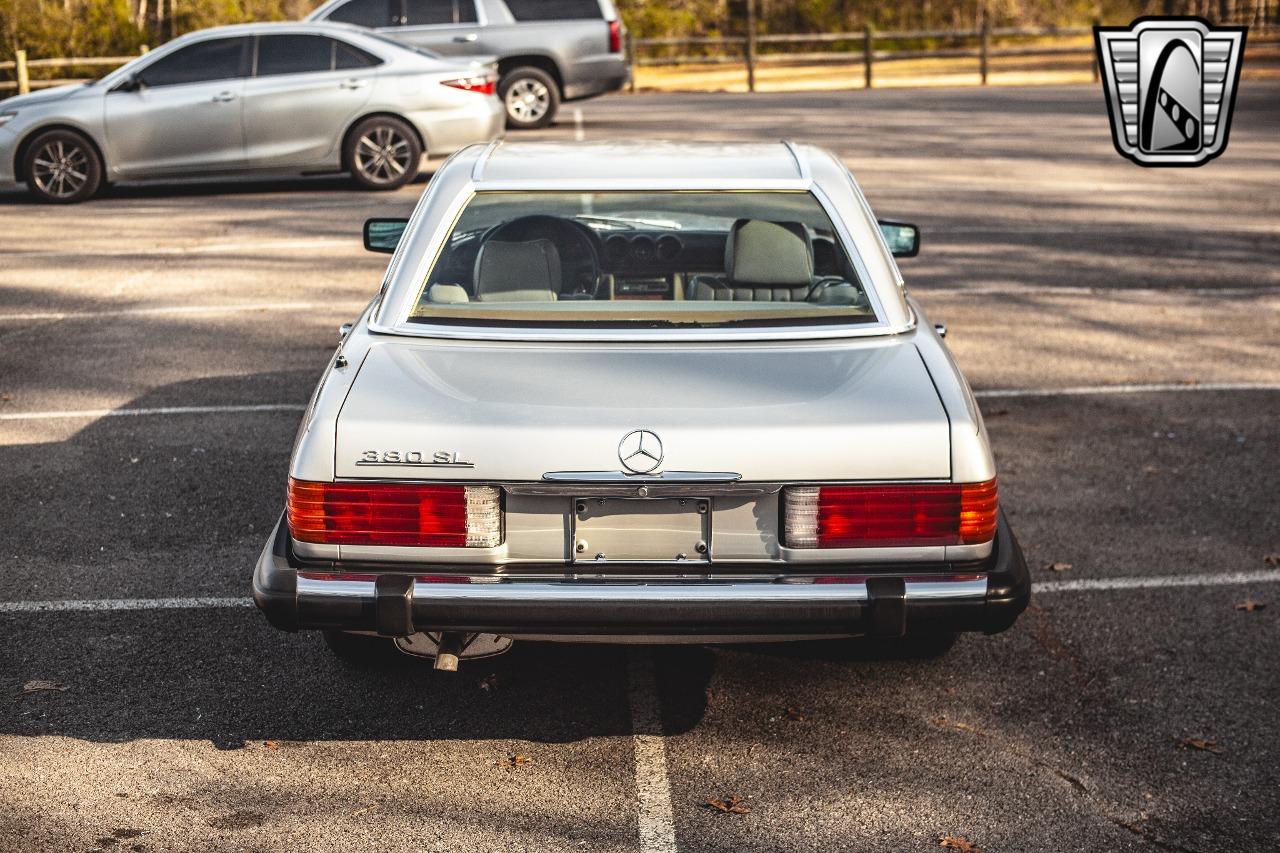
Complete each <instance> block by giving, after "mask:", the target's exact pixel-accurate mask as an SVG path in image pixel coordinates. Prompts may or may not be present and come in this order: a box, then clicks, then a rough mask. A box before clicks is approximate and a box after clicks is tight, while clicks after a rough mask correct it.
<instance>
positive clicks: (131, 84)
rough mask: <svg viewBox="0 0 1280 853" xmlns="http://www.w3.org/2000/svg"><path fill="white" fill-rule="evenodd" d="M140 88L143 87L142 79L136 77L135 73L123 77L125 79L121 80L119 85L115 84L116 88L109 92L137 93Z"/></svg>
mask: <svg viewBox="0 0 1280 853" xmlns="http://www.w3.org/2000/svg"><path fill="white" fill-rule="evenodd" d="M142 86H143V82H142V78H141V77H139V76H138V75H137V73H133V74H130V75H129V76H127V77H125V78H124V79H123V80H121V81H120V82H119V83H117V84H116V87H115V88H114V89H112V90H111V91H113V92H136V91H138V90H139V89H141V88H142Z"/></svg>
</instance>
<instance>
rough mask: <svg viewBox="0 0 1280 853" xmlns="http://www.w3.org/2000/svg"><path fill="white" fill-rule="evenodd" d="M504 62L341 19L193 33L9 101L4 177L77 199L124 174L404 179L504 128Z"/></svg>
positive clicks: (379, 183) (384, 185) (372, 183)
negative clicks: (73, 81)
mask: <svg viewBox="0 0 1280 853" xmlns="http://www.w3.org/2000/svg"><path fill="white" fill-rule="evenodd" d="M496 82H497V77H496V72H495V68H494V66H493V64H492V63H489V62H486V61H484V60H469V61H468V60H461V59H442V58H440V57H437V56H435V55H433V54H431V53H429V52H427V51H422V50H417V49H414V48H409V47H406V46H404V45H401V44H398V43H395V42H392V41H389V40H387V39H383V38H381V37H380V36H377V35H375V34H371V33H368V32H365V31H361V30H359V29H357V28H354V27H348V26H344V25H339V24H248V25H241V26H233V27H219V28H216V29H211V30H202V31H200V32H196V33H191V34H189V35H185V36H183V37H181V38H178V39H175V40H174V41H172V42H170V43H168V44H166V45H164V46H163V47H161V48H159V49H157V50H155V51H152V52H151V53H149V54H147V55H146V56H143V57H140V58H138V59H136V60H134V61H133V62H130V63H128V64H127V65H125V66H123V67H121V68H119V69H117V70H116V71H114V72H112V73H111V74H109V75H107V76H106V77H104V78H102V79H101V80H98V81H96V82H93V83H87V84H84V85H76V86H61V87H58V88H56V89H47V90H44V91H41V92H35V93H32V94H29V95H20V96H18V97H16V98H9V99H7V100H4V101H0V185H4V184H9V183H15V182H25V183H26V184H27V186H28V187H29V188H30V190H31V192H32V193H33V194H35V195H36V196H37V197H38V198H40V199H42V200H44V201H49V202H62V203H66V202H77V201H83V200H85V199H87V198H89V197H91V196H92V195H93V194H94V193H95V192H97V190H98V189H99V188H100V187H101V186H102V185H103V184H104V183H111V182H113V181H118V180H139V179H166V178H170V179H171V178H192V177H199V176H205V175H221V174H231V173H268V172H274V173H280V172H287V173H294V174H298V173H307V174H310V173H323V172H337V171H348V172H350V173H351V176H352V177H353V178H354V179H355V180H356V182H357V183H359V184H360V185H362V186H364V187H367V188H369V189H395V188H396V187H399V186H403V185H404V184H406V183H408V182H409V181H412V180H413V179H414V178H415V177H416V176H417V174H418V170H419V168H420V164H421V161H422V156H423V155H424V154H426V153H428V152H429V153H430V154H431V155H433V156H435V155H442V154H448V153H451V152H452V151H455V150H457V149H459V148H461V147H464V146H466V145H469V144H471V143H474V142H486V141H488V140H490V139H493V138H494V137H496V136H499V135H501V133H502V127H503V112H502V105H501V103H500V102H499V101H498V99H497V97H496V96H495V94H494V89H495V85H496Z"/></svg>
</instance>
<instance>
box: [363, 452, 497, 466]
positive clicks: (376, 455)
mask: <svg viewBox="0 0 1280 853" xmlns="http://www.w3.org/2000/svg"><path fill="white" fill-rule="evenodd" d="M356 464H357V465H394V466H397V467H410V468H474V467H476V464H475V463H474V462H468V461H467V460H465V459H463V458H462V454H460V453H458V451H456V450H437V451H435V452H434V453H432V454H431V455H430V456H428V455H427V454H425V453H423V452H422V451H421V450H366V451H364V452H362V453H361V454H360V458H359V459H357V460H356Z"/></svg>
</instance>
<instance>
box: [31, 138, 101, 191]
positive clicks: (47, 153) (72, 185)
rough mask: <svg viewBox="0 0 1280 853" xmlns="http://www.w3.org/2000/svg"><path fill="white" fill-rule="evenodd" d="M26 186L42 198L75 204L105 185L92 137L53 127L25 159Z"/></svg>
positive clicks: (38, 139)
mask: <svg viewBox="0 0 1280 853" xmlns="http://www.w3.org/2000/svg"><path fill="white" fill-rule="evenodd" d="M22 165H23V168H24V169H25V170H26V176H27V186H28V187H29V188H30V189H31V194H32V195H34V196H35V197H36V198H38V199H40V200H41V201H46V202H51V203H53V204H72V203H74V202H77V201H84V200H85V199H87V198H89V197H90V196H92V195H93V194H94V193H96V192H97V191H98V188H99V187H100V186H102V160H101V159H100V158H99V157H98V152H97V151H95V150H94V148H93V145H92V144H90V142H89V140H87V139H85V138H84V137H83V136H81V135H80V134H78V133H76V132H74V131H71V130H51V131H49V132H48V133H42V134H40V135H39V136H37V137H36V138H35V139H34V140H32V142H31V145H29V146H28V147H27V156H26V157H25V158H24V160H23V164H22Z"/></svg>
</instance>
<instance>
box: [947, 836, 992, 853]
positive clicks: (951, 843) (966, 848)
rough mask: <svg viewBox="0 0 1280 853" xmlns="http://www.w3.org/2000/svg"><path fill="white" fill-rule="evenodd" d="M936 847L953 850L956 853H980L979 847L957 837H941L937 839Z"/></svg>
mask: <svg viewBox="0 0 1280 853" xmlns="http://www.w3.org/2000/svg"><path fill="white" fill-rule="evenodd" d="M938 846H939V847H941V848H943V849H944V850H955V851H957V853H982V848H981V847H979V846H978V845H976V844H974V843H973V842H972V841H970V840H969V839H967V838H964V837H962V836H959V835H944V836H942V837H941V838H939V839H938Z"/></svg>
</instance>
